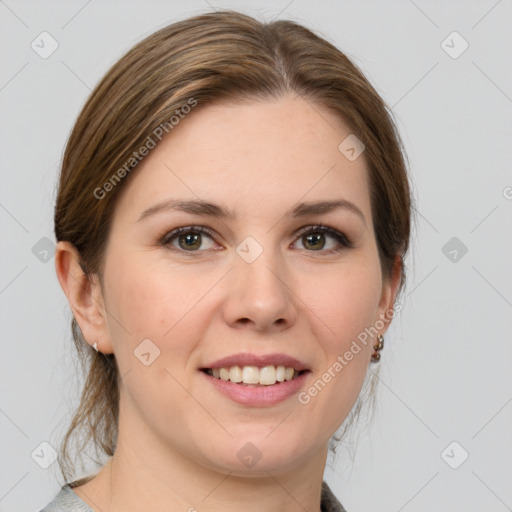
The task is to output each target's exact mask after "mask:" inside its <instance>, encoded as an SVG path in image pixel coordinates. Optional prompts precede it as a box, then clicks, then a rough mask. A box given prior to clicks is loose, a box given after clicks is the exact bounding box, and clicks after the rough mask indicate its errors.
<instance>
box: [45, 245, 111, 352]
mask: <svg viewBox="0 0 512 512" xmlns="http://www.w3.org/2000/svg"><path fill="white" fill-rule="evenodd" d="M80 262H81V258H80V253H79V252H78V250H77V249H76V247H75V246H74V245H73V244H71V243H70V242H58V243H57V247H56V251H55V270H56V272H57V277H58V279H59V283H60V286H61V288H62V290H63V291H64V293H65V294H66V297H67V298H68V301H69V305H70V307H71V311H72V313H73V316H74V317H75V320H76V321H77V322H78V325H79V326H80V330H81V331H82V334H83V335H84V338H85V340H86V341H87V343H89V345H91V346H94V345H95V344H96V343H97V345H96V347H95V348H96V349H97V350H98V351H100V352H103V353H105V354H107V353H113V352H114V350H113V347H112V342H111V339H110V333H109V330H108V322H107V312H106V310H105V304H104V300H103V292H102V290H101V286H100V282H99V277H98V275H97V274H89V275H87V274H86V273H85V272H84V270H83V269H82V267H81V266H80Z"/></svg>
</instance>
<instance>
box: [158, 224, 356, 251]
mask: <svg viewBox="0 0 512 512" xmlns="http://www.w3.org/2000/svg"><path fill="white" fill-rule="evenodd" d="M187 233H195V234H207V235H208V236H209V237H210V238H211V239H213V240H214V236H215V234H214V232H213V231H212V230H211V229H210V228H207V227H206V226H186V227H180V228H176V229H173V230H172V231H170V232H168V233H166V234H165V235H164V236H163V237H162V238H161V239H160V244H161V245H164V246H169V245H170V243H171V242H172V241H173V240H174V239H175V238H176V237H177V236H179V235H183V234H187ZM310 233H323V234H327V235H330V236H331V237H333V238H334V239H335V240H336V241H337V242H338V243H339V244H340V246H339V247H337V248H334V249H328V250H323V249H319V250H317V251H315V250H313V249H311V250H309V249H304V250H305V251H308V252H319V253H323V254H335V253H338V252H341V251H343V250H344V249H350V248H351V247H352V242H351V241H350V240H349V238H348V237H347V236H346V235H345V234H344V233H341V232H340V231H338V230H337V229H334V228H331V227H329V226H323V225H322V224H318V225H314V226H306V227H305V228H303V229H301V230H300V231H299V233H297V240H298V239H299V238H301V237H303V236H304V235H307V234H310ZM172 249H174V250H176V251H178V252H182V253H185V254H190V255H193V253H196V252H202V251H201V250H196V251H186V250H183V249H178V248H176V247H172Z"/></svg>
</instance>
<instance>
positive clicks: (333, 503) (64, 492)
mask: <svg viewBox="0 0 512 512" xmlns="http://www.w3.org/2000/svg"><path fill="white" fill-rule="evenodd" d="M321 509H322V512H346V510H345V509H344V508H343V506H342V505H341V503H340V502H339V501H338V500H337V499H336V496H334V494H333V493H332V491H331V489H329V486H328V485H327V484H326V483H325V482H323V484H322V501H321ZM39 512H94V510H93V509H92V508H91V507H89V505H87V503H85V501H83V500H82V499H81V498H80V497H79V496H78V494H76V493H75V492H74V491H73V489H71V487H70V486H69V484H66V485H63V486H62V488H61V490H60V491H59V493H58V494H57V496H55V498H53V500H52V501H51V502H50V503H48V505H46V507H44V508H43V509H42V510H40V511H39Z"/></svg>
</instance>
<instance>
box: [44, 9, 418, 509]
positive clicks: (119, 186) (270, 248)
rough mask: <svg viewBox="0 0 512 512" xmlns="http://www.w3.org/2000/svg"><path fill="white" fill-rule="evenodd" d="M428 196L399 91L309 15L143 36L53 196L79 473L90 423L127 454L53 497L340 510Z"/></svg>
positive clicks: (210, 18)
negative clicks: (353, 416)
mask: <svg viewBox="0 0 512 512" xmlns="http://www.w3.org/2000/svg"><path fill="white" fill-rule="evenodd" d="M410 207H411V206H410V190H409V184H408V177H407V174H406V166H405V163H404V153H403V149H402V145H401V142H400V139H399V136H398V134H397V131H396V128H395V125H394V124H393V122H392V120H391V118H390V116H389V114H388V112H387V110H386V107H385V104H384V103H383V101H382V99H381V98H380V97H379V95H378V94H377V93H376V91H375V90H374V89H373V87H372V86H371V85H370V83H369V82H368V81H367V80H366V79H365V78H364V76H363V75H362V73H361V72H360V71H359V70H358V69H357V68H356V67H355V66H354V65H353V64H352V63H351V62H350V61H349V60H348V59H347V57H346V56H345V55H343V54H342V53H341V52H340V51H339V50H337V49H336V48H334V47H333V46H332V45H331V44H329V43H328V42H326V41H325V40H323V39H321V38H319V37H318V36H316V35H314V34H312V33H311V32H310V31H309V30H307V29H306V28H304V27H301V26H300V25H297V24H295V23H293V22H289V21H276V22H273V23H269V24H265V23H260V22H258V21H256V20H254V19H252V18H250V17H248V16H245V15H242V14H239V13H236V12H232V11H223V12H215V13H210V14H205V15H200V16H196V17H193V18H189V19H187V20H184V21H181V22H178V23H175V24H173V25H170V26H167V27H165V28H163V29H162V30H160V31H158V32H156V33H155V34H153V35H151V36H149V37H148V38H147V39H145V40H144V41H142V42H141V43H139V44H137V45H136V46H135V47H134V48H133V49H132V50H130V51H129V52H128V53H127V54H126V55H125V56H124V57H123V58H122V59H120V61H119V62H117V63H116V64H115V65H114V67H113V68H112V69H111V70H110V71H109V72H108V73H107V75H106V76H105V78H104V79H103V80H102V81H101V83H100V84H99V85H98V86H97V87H96V89H95V90H94V91H93V93H92V95H91V97H90V98H89V100H88V101H87V103H86V105H85V107H84V108H83V110H82V112H81V113H80V115H79V117H78V120H77V122H76V125H75V127H74V129H73V132H72V134H71V136H70V139H69V141H68V144H67V147H66V151H65V155H64V159H63V165H62V172H61V176H60V183H59V190H58V197H57V201H56V208H55V233H56V238H57V240H58V244H57V251H56V271H57V275H58V279H59V282H60V284H61V286H62V289H63V291H64V293H65V294H66V296H67V298H68V300H69V303H70V307H71V309H72V312H73V316H74V319H73V324H72V329H73V334H74V338H75V342H76V344H77V348H78V349H79V353H80V354H82V357H83V359H84V363H85V364H86V368H88V370H89V373H88V377H87V380H86V383H85V387H84V390H83V394H82V398H81V403H80V406H79V408H78V410H77V411H76V414H75V416H74V418H73V422H72V424H71V426H70V428H69V430H68V433H67V435H66V438H65V439H64V442H63V447H62V453H61V460H60V463H61V468H62V472H63V475H64V477H65V478H66V480H67V481H69V480H70V477H71V476H73V466H72V464H71V460H70V457H69V442H70V439H71V438H72V437H73V436H74V435H75V434H76V433H77V432H80V431H82V432H85V434H86V437H85V440H84V444H83V446H85V444H86V442H87V441H88V440H92V441H93V444H94V445H95V446H96V447H97V448H100V450H101V451H102V452H103V454H106V455H108V456H109V459H108V462H107V463H106V464H105V465H104V466H103V468H102V469H101V470H100V471H99V472H98V473H97V474H94V475H89V476H87V477H85V478H82V479H79V480H75V481H73V482H70V483H68V484H66V485H64V486H63V487H62V489H61V491H60V493H59V494H58V496H57V497H56V498H55V499H54V500H53V501H52V503H50V504H49V505H48V506H47V507H46V508H45V509H44V511H45V512H49V511H58V510H68V509H70V508H72V507H75V508H74V509H76V510H101V511H116V510H123V511H124V512H131V511H136V510H137V511H140V510H153V511H160V510H162V511H163V510H166V511H167V510H190V511H192V510H211V511H216V510H223V511H226V510H231V509H233V510H234V509H239V508H240V506H241V505H242V504H243V507H244V509H246V510H252V509H254V510H269V511H270V510H275V511H278V510H279V511H281V512H282V511H292V510H293V511H295V510H310V511H319V510H323V511H327V510H329V511H342V510H344V508H343V507H342V505H341V504H340V503H339V501H338V500H337V499H336V498H335V497H334V495H333V494H332V492H331V490H330V489H329V487H328V486H327V484H325V483H324V482H323V472H324V467H325V464H326V457H327V455H328V450H329V442H330V440H331V439H332V437H333V435H334V434H335V432H336V431H337V430H338V429H339V427H340V426H341V425H342V424H343V425H344V426H346V423H347V422H346V421H345V420H348V421H349V420H350V416H349V413H350V412H351V410H352V411H353V410H355V409H357V408H358V407H359V406H360V404H359V402H358V396H360V394H361V390H362V388H363V384H364V385H366V384H367V379H368V377H369V376H370V379H371V378H373V379H375V378H376V377H375V375H374V373H373V372H369V371H368V367H369V365H370V364H371V363H372V362H373V363H376V362H378V360H379V358H380V354H379V352H380V351H381V349H382V348H383V343H384V338H383V335H384V333H385V332H386V330H387V328H388V327H389V324H390V322H391V320H392V318H393V315H394V312H395V309H394V304H395V301H396V299H397V296H398V294H399V292H400V290H401V289H402V287H403V285H404V279H405V269H404V263H403V260H404V257H405V254H406V252H407V248H408V242H409V230H410ZM355 404H357V405H355ZM70 468H71V469H70Z"/></svg>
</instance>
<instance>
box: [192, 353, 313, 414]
mask: <svg viewBox="0 0 512 512" xmlns="http://www.w3.org/2000/svg"><path fill="white" fill-rule="evenodd" d="M200 370H201V372H202V373H203V374H204V375H205V376H206V377H207V379H208V381H210V382H211V383H212V384H213V385H214V386H215V388H216V389H217V390H219V391H220V392H221V393H223V394H224V395H226V396H228V397H229V398H231V399H232V400H233V401H235V402H238V403H240V404H244V405H249V406H255V407H258V406H268V405H273V404H277V403H278V402H281V401H283V400H285V399H286V398H288V397H289V396H291V395H293V394H295V393H296V392H297V391H298V390H299V389H300V387H302V385H303V383H304V379H305V377H306V375H307V374H308V373H310V370H309V368H308V367H307V365H306V364H305V363H303V362H302V361H300V360H298V359H296V358H294V357H291V356H288V355H286V354H264V355H254V354H248V353H241V354H234V355H232V356H228V357H224V358H222V359H218V360H216V361H212V362H210V363H208V364H207V365H205V366H204V367H203V368H200Z"/></svg>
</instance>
